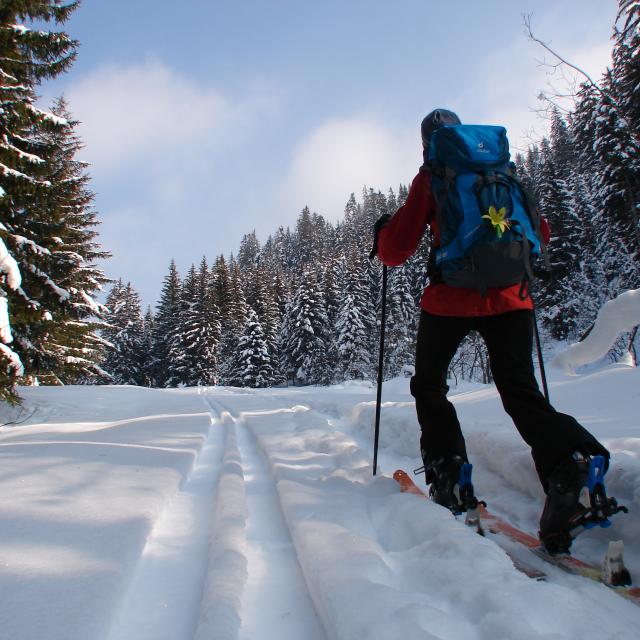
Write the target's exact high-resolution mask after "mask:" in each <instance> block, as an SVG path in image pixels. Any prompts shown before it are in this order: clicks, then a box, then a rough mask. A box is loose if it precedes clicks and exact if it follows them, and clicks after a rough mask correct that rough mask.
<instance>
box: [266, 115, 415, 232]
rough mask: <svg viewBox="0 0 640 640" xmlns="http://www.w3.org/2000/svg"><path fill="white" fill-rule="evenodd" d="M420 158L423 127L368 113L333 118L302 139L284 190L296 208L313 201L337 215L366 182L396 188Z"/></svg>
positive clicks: (319, 209) (316, 206)
mask: <svg viewBox="0 0 640 640" xmlns="http://www.w3.org/2000/svg"><path fill="white" fill-rule="evenodd" d="M420 164H421V149H420V142H419V133H418V129H417V127H416V131H413V132H409V131H406V130H401V131H393V130H392V129H391V128H387V127H385V126H384V125H382V124H381V123H379V122H377V121H376V120H375V119H373V118H370V117H368V116H353V117H351V118H344V119H331V120H328V121H326V122H324V123H322V124H320V125H318V126H317V127H316V128H315V129H314V130H313V131H312V132H311V134H310V135H309V136H308V137H307V138H305V139H304V140H302V141H301V142H300V143H299V144H298V146H297V147H296V149H295V151H294V154H293V158H292V160H291V163H290V166H289V168H288V170H287V172H286V174H285V177H284V179H283V181H282V183H281V185H280V186H279V193H278V195H279V198H280V199H281V200H282V202H283V203H284V204H285V205H286V206H287V207H288V208H290V209H293V210H295V211H298V212H299V211H300V210H301V209H302V207H304V206H305V205H308V206H309V208H310V209H312V210H313V211H317V212H318V213H320V214H322V215H324V216H326V217H327V218H329V219H331V220H335V219H337V218H340V217H342V214H343V212H344V206H345V204H346V202H347V200H348V198H349V195H350V194H351V192H353V191H358V190H359V189H361V188H362V187H363V186H365V185H366V186H367V187H373V188H374V189H382V190H383V191H386V190H387V189H388V188H389V187H393V188H394V189H396V188H397V186H398V185H399V184H400V183H404V184H407V183H408V182H409V181H410V180H411V179H412V178H413V176H414V175H415V173H416V172H417V169H418V167H419V165H420ZM359 195H360V194H359V193H356V196H357V197H358V198H359Z"/></svg>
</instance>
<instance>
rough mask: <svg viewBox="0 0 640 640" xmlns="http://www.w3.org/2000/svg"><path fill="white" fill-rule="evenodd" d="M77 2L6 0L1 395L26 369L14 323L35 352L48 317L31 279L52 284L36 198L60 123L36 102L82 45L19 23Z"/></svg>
mask: <svg viewBox="0 0 640 640" xmlns="http://www.w3.org/2000/svg"><path fill="white" fill-rule="evenodd" d="M77 6H78V2H71V3H67V4H62V3H61V2H59V1H58V0H3V2H2V4H0V85H1V87H2V109H0V225H1V226H0V272H1V273H3V274H4V276H3V283H2V285H1V287H0V315H1V316H2V317H1V320H2V322H1V323H0V324H1V325H2V331H1V333H0V340H1V342H0V396H2V397H3V398H6V399H13V400H15V399H16V396H15V394H14V391H13V385H14V383H15V381H16V378H17V376H18V375H21V374H22V373H23V372H24V369H23V364H22V362H21V361H20V358H19V356H18V355H17V353H16V352H15V351H14V350H13V349H11V347H9V346H8V345H9V344H10V343H11V341H12V338H13V336H12V331H11V325H10V324H9V322H11V323H12V324H13V325H14V326H15V329H16V330H15V336H16V337H17V338H19V339H20V345H21V348H22V350H23V351H25V350H26V351H30V345H29V340H30V337H31V336H30V333H32V332H33V333H34V334H35V333H39V334H42V331H41V326H39V325H42V324H43V323H48V322H50V319H49V316H48V314H47V313H46V311H43V310H42V307H41V306H40V304H39V302H38V300H37V295H38V293H40V291H35V290H33V289H31V285H32V284H35V285H37V286H36V288H38V287H46V288H48V287H50V283H49V281H48V280H47V278H46V276H43V275H41V274H40V273H39V272H38V267H37V265H36V264H34V261H35V259H36V258H38V257H40V256H42V255H44V254H45V253H46V249H45V248H44V247H42V245H41V243H42V241H43V237H41V235H40V233H41V232H42V226H38V224H37V222H40V224H41V225H42V223H43V222H44V221H46V211H43V210H42V209H39V208H38V206H39V205H38V202H40V203H41V202H42V200H43V198H44V197H45V196H46V192H47V191H48V189H49V187H50V184H49V183H48V182H47V181H46V179H45V178H44V175H43V174H44V171H45V169H46V167H45V158H44V154H45V152H46V151H47V148H46V144H45V142H44V141H43V140H42V136H41V134H42V132H43V131H46V130H52V129H55V128H56V127H59V126H60V125H61V124H62V123H61V122H60V120H59V119H58V118H56V117H55V116H53V115H52V114H48V113H45V112H44V111H42V110H40V109H38V108H37V107H36V106H35V87H36V86H37V85H38V84H39V83H41V82H42V81H43V80H46V79H50V78H54V77H56V76H57V75H59V74H61V73H63V72H64V71H66V70H67V69H68V68H69V66H70V65H71V64H72V62H73V60H74V58H75V55H76V49H77V46H78V43H77V42H75V41H74V40H72V39H71V38H69V37H68V36H67V35H66V34H65V33H64V32H60V31H58V32H54V31H45V30H43V29H37V30H33V29H29V28H28V27H27V26H25V25H24V24H21V22H29V21H43V22H52V23H53V24H55V25H60V24H62V23H63V22H65V21H66V20H67V19H68V18H69V16H70V15H71V13H72V12H73V11H74V10H75V9H76V8H77ZM5 245H6V246H5ZM7 248H8V251H7ZM20 272H22V277H23V278H24V284H23V287H21V286H20V285H21V277H20ZM27 274H28V275H27ZM53 284H54V285H55V283H53ZM8 310H10V313H8V312H7V311H8ZM9 318H11V320H9ZM26 364H27V365H29V364H31V363H26ZM27 373H29V372H28V371H27Z"/></svg>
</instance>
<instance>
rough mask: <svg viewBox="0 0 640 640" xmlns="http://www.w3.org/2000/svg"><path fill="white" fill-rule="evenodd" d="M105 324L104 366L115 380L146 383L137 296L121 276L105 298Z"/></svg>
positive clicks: (134, 383) (117, 381)
mask: <svg viewBox="0 0 640 640" xmlns="http://www.w3.org/2000/svg"><path fill="white" fill-rule="evenodd" d="M106 307H107V310H108V311H107V314H106V320H107V326H106V327H105V329H104V336H105V339H106V340H107V341H108V343H109V347H108V348H107V354H106V358H105V360H104V369H105V371H106V372H107V373H108V374H109V375H110V376H111V379H112V381H113V382H114V383H115V384H131V385H142V386H146V385H147V383H148V378H147V375H146V361H147V358H148V354H147V353H145V350H144V321H143V319H142V312H141V309H140V296H139V295H138V294H137V293H136V292H135V291H134V289H133V287H132V286H131V283H130V282H128V283H127V284H126V285H124V284H123V283H122V281H121V280H119V281H118V282H116V283H115V284H114V286H113V287H112V289H111V291H110V292H109V295H108V296H107V301H106Z"/></svg>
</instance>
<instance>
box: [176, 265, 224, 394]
mask: <svg viewBox="0 0 640 640" xmlns="http://www.w3.org/2000/svg"><path fill="white" fill-rule="evenodd" d="M195 284H196V286H195V290H194V294H195V295H194V299H193V301H192V302H191V303H190V304H189V306H188V310H187V311H186V313H185V315H184V317H183V318H182V319H181V325H182V330H183V333H184V341H183V344H184V347H183V348H184V353H185V361H186V363H187V369H186V370H185V371H184V372H183V375H182V379H183V381H184V383H185V384H187V385H189V386H198V385H204V386H210V385H214V384H216V381H217V376H218V362H217V349H218V342H219V340H220V313H219V311H218V307H217V305H216V303H215V299H214V292H213V289H212V287H211V283H210V278H209V268H208V266H207V261H206V259H205V258H202V261H201V262H200V269H199V271H198V273H197V276H196V277H195Z"/></svg>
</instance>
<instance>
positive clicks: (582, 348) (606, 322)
mask: <svg viewBox="0 0 640 640" xmlns="http://www.w3.org/2000/svg"><path fill="white" fill-rule="evenodd" d="M638 324H640V289H631V290H630V291H625V292H624V293H621V294H620V295H619V296H618V297H617V298H614V299H613V300H609V301H608V302H606V303H605V304H604V305H603V306H602V308H601V309H600V311H599V312H598V317H597V318H596V321H595V324H594V326H593V330H592V331H591V333H589V335H588V336H587V337H586V338H585V339H584V340H583V341H582V342H578V343H576V344H572V345H570V346H569V347H568V348H567V349H565V350H564V351H562V352H561V353H559V354H558V355H557V356H556V357H555V358H554V359H553V361H552V363H553V364H554V365H555V366H556V367H558V368H560V369H562V370H563V371H565V372H567V373H572V372H574V371H575V370H576V368H578V367H579V366H581V365H584V364H589V363H590V362H594V361H596V360H598V359H599V358H603V357H604V356H606V355H607V351H609V349H610V348H611V347H612V345H613V343H614V342H615V340H616V339H617V337H618V336H619V335H620V334H621V333H624V332H625V331H631V330H632V329H633V328H634V327H635V326H637V325H638Z"/></svg>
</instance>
